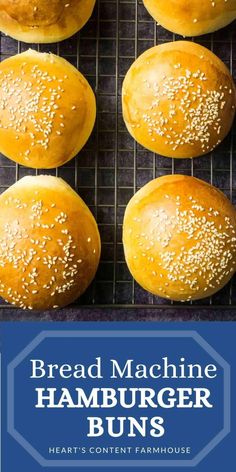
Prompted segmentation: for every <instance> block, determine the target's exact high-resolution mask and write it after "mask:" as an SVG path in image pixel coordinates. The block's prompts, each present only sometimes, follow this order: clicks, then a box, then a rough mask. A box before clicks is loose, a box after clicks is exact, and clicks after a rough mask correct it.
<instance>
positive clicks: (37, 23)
mask: <svg viewBox="0 0 236 472" xmlns="http://www.w3.org/2000/svg"><path fill="white" fill-rule="evenodd" d="M94 4H95V0H68V1H67V0H0V30H1V31H3V33H5V34H7V35H9V36H11V37H12V38H15V39H18V40H19V41H24V42H25V43H54V42H57V41H62V40H63V39H66V38H69V37H70V36H72V35H73V34H74V33H76V32H77V31H79V30H80V29H81V28H82V26H84V24H85V23H86V22H87V21H88V19H89V18H90V16H91V14H92V11H93V8H94Z"/></svg>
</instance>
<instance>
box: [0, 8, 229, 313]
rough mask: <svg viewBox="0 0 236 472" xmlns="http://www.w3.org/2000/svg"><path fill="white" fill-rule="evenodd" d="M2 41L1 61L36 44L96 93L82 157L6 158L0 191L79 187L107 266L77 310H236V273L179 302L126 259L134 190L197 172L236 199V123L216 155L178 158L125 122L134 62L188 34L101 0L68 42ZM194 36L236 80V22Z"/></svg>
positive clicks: (141, 10) (1, 169) (141, 11)
mask: <svg viewBox="0 0 236 472" xmlns="http://www.w3.org/2000/svg"><path fill="white" fill-rule="evenodd" d="M0 39H1V45H0V53H1V60H3V59H4V58H6V57H9V56H11V55H13V54H17V53H19V52H23V51H24V50H26V49H28V48H29V47H32V48H34V49H37V50H38V51H42V52H49V51H51V52H53V53H56V54H59V55H60V56H62V57H64V58H65V59H67V60H68V61H70V62H71V63H72V64H73V65H75V66H76V67H77V68H79V70H80V71H81V72H82V73H83V74H84V75H85V76H86V78H87V79H88V81H89V82H90V84H91V85H92V87H93V89H94V90H95V92H96V96H97V122H96V126H95V128H94V131H93V133H92V136H91V138H90V140H89V142H88V143H87V145H86V146H85V148H84V149H83V150H82V151H81V152H80V154H79V156H78V157H77V158H75V159H73V160H72V161H70V162H69V163H68V164H66V165H65V166H63V167H60V168H58V169H55V170H45V171H44V170H43V171H42V170H39V171H35V170H33V169H29V168H25V167H23V166H19V165H16V164H14V163H13V162H11V161H10V160H8V159H6V158H5V157H4V156H0V192H3V191H4V190H5V189H6V188H7V187H9V186H10V185H12V184H13V183H14V182H15V181H16V180H18V179H19V178H21V177H23V176H25V175H30V174H31V175H32V174H42V173H47V174H52V175H57V176H59V177H62V178H63V179H65V180H66V181H67V182H68V183H69V184H70V185H71V186H72V187H73V188H75V189H76V190H77V191H78V192H79V194H80V195H81V197H82V198H83V199H84V200H85V202H86V203H87V204H88V205H89V207H90V208H91V210H92V211H93V213H94V215H95V217H96V219H97V222H98V225H99V230H100V233H101V238H102V257H101V263H100V266H99V270H98V273H97V276H96V279H95V281H94V282H93V284H92V285H91V287H90V288H89V289H88V290H87V292H86V293H85V294H84V295H83V296H82V297H81V298H80V300H79V301H78V302H76V304H75V305H74V308H76V307H77V308H78V309H79V307H81V308H82V307H89V308H91V310H92V309H94V308H99V307H100V308H103V307H108V308H111V307H113V308H114V307H120V308H124V309H125V308H133V309H138V308H141V307H145V308H146V309H153V308H155V307H156V308H159V309H160V310H161V312H162V313H169V312H170V310H171V312H172V313H173V314H175V313H176V314H177V313H180V310H181V312H183V310H185V311H186V313H187V312H188V311H189V308H190V309H192V313H193V312H194V311H199V309H200V308H201V309H203V308H204V309H205V308H206V313H207V312H208V311H207V310H209V312H210V310H211V312H217V310H219V309H220V310H222V312H223V310H228V309H230V310H231V311H234V309H235V308H236V278H234V279H233V280H232V281H231V282H230V283H229V284H228V285H227V286H226V287H225V288H224V289H223V290H221V291H220V292H219V293H218V294H216V295H214V296H213V297H211V298H208V299H205V300H200V301H196V302H190V303H185V304H181V303H177V302H174V303H173V302H171V301H167V300H163V299H161V298H159V297H155V296H153V295H151V294H149V293H147V292H146V291H144V290H143V289H141V288H140V287H139V286H138V285H137V284H136V283H135V282H134V281H133V279H132V277H131V275H130V273H129V270H128V268H127V266H126V263H125V260H124V253H123V247H122V241H121V233H122V220H123V214H124V210H125V207H126V205H127V203H128V201H129V199H130V198H131V197H132V195H133V194H134V192H135V191H136V190H138V189H139V188H140V187H141V186H143V185H145V184H146V183H147V182H148V181H149V180H151V179H153V178H155V177H158V176H161V175H166V174H171V173H182V174H186V175H194V176H196V177H198V178H201V179H204V180H206V181H208V182H210V183H212V184H213V185H215V186H217V187H218V188H220V189H221V190H222V191H223V192H224V193H225V194H226V195H227V196H228V197H229V198H230V199H231V200H232V201H233V202H234V203H236V161H235V154H236V127H235V124H234V127H233V130H232V133H231V134H230V135H229V136H228V137H227V138H226V140H225V141H224V142H223V143H222V144H221V145H220V146H219V147H218V148H217V149H216V150H215V151H214V152H213V153H212V154H211V155H208V156H205V157H201V158H196V159H194V160H174V159H168V158H164V157H161V156H158V155H154V154H153V153H152V152H149V151H147V150H145V149H144V148H142V147H141V146H139V145H138V144H136V143H135V142H134V140H133V139H132V138H131V137H130V135H129V133H128V132H127V131H126V128H125V125H124V123H123V120H122V114H121V100H120V94H121V86H122V81H123V78H124V75H125V73H126V71H127V70H128V68H129V67H130V65H131V64H132V62H133V61H134V60H135V58H136V57H137V56H138V55H139V54H141V53H142V52H143V51H145V50H146V49H147V48H149V47H152V46H153V45H156V44H160V43H163V42H167V41H175V40H178V39H182V38H181V37H179V36H177V35H174V34H172V33H170V32H168V31H167V30H165V29H163V28H162V27H160V26H158V25H156V23H155V22H154V21H153V19H152V18H151V17H150V15H149V14H148V13H147V11H146V9H145V8H144V6H143V4H142V2H138V1H137V0H129V1H121V0H120V1H114V0H111V1H108V0H105V1H103V0H97V4H96V7H95V10H94V13H93V16H92V18H91V19H90V21H89V22H88V23H87V25H86V26H85V27H84V28H83V29H82V31H81V32H80V33H78V34H77V35H75V36H73V37H72V38H70V39H68V40H66V41H63V42H61V43H57V44H51V45H26V44H24V43H20V42H18V41H16V40H13V39H11V38H9V37H6V36H4V35H2V36H1V38H0ZM190 40H191V38H190ZM194 41H196V42H198V43H200V44H202V45H203V46H205V47H208V48H209V49H211V50H212V51H213V52H214V53H215V54H217V55H218V56H219V57H220V58H221V59H222V60H223V61H224V62H225V63H226V64H227V65H228V67H229V68H230V69H231V72H232V74H233V75H234V78H235V80H236V23H235V22H234V23H233V24H231V25H230V26H228V27H227V28H225V29H224V30H221V31H220V32H217V33H214V34H211V35H206V36H203V37H199V38H194ZM0 306H1V308H2V309H4V311H5V310H12V308H9V305H7V304H6V303H5V302H4V301H1V305H0ZM195 309H196V310H195ZM62 312H63V310H62ZM62 312H61V313H62ZM89 313H91V311H90V312H89ZM94 313H95V310H94ZM62 316H63V315H62Z"/></svg>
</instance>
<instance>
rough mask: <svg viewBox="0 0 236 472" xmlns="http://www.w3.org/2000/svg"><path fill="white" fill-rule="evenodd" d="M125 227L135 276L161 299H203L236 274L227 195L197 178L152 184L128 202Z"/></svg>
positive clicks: (234, 227)
mask: <svg viewBox="0 0 236 472" xmlns="http://www.w3.org/2000/svg"><path fill="white" fill-rule="evenodd" d="M123 228H124V232H123V241H124V249H125V257H126V261H127V264H128V266H129V269H130V271H131V273H132V274H133V276H134V278H135V279H136V280H137V282H138V283H139V284H140V285H141V286H142V287H144V288H145V289H146V290H148V291H150V292H152V293H154V294H156V295H159V296H161V297H163V298H171V299H173V300H181V301H185V300H194V299H201V298H205V297H207V296H210V295H212V294H213V293H215V292H217V291H218V290H219V289H220V288H222V287H223V286H224V285H225V284H226V283H227V282H228V280H229V279H230V278H231V277H232V275H233V273H234V272H235V269H236V211H235V209H234V207H233V206H232V204H231V203H230V201H229V200H228V199H227V198H226V197H225V195H224V194H223V193H221V192H220V191H219V190H217V189H216V188H214V187H212V186H211V185H209V184H207V183H206V182H203V181H201V180H198V179H196V178H194V177H188V176H183V175H168V176H164V177H160V178H158V179H155V180H153V181H151V182H149V183H148V184H147V185H145V186H144V187H143V188H142V189H141V190H139V191H138V192H137V193H136V194H135V195H134V196H133V197H132V199H131V200H130V202H129V204H128V206H127V208H126V212H125V217H124V225H123Z"/></svg>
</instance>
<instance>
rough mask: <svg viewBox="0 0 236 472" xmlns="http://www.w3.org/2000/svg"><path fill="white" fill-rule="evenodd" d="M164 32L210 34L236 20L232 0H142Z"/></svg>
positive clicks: (190, 34)
mask: <svg viewBox="0 0 236 472" xmlns="http://www.w3.org/2000/svg"><path fill="white" fill-rule="evenodd" d="M143 3H144V5H145V7H146V8H147V10H148V11H149V13H150V15H151V16H152V17H153V18H154V20H156V21H157V22H158V23H159V24H160V25H162V26H164V28H166V29H168V30H169V31H172V32H173V33H177V34H180V35H183V36H200V35H202V34H206V33H212V32H213V31H217V30H219V29H220V28H223V27H224V26H226V25H228V24H229V23H231V22H232V21H233V20H234V19H235V18H236V0H214V1H213V0H203V1H200V0H191V1H189V0H158V1H157V0H143Z"/></svg>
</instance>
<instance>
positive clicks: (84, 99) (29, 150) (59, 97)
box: [0, 49, 96, 169]
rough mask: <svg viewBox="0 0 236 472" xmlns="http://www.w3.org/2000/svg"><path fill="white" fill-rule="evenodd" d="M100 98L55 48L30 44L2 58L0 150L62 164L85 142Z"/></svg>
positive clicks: (45, 164)
mask: <svg viewBox="0 0 236 472" xmlns="http://www.w3.org/2000/svg"><path fill="white" fill-rule="evenodd" d="M95 115H96V103H95V97H94V94H93V91H92V89H91V87H90V85H89V84H88V82H87V80H86V79H85V78H84V76H83V75H82V74H81V73H80V72H79V71H78V70H77V69H75V67H73V66H72V65H71V64H70V63H69V62H67V61H66V60H65V59H62V58H61V57H58V56H55V55H53V54H43V53H39V52H36V51H32V50H30V49H29V50H28V51H27V52H24V53H22V54H18V55H16V56H13V57H10V58H9V59H6V60H5V61H3V62H1V64H0V152H2V153H3V154H4V155H5V156H7V157H9V158H10V159H13V160H14V161H16V162H18V163H19V164H23V165H25V166H28V167H34V168H38V169H43V168H45V169H50V168H53V167H57V166H61V165H62V164H64V163H65V162H67V161H69V160H70V159H72V158H73V157H74V156H75V155H76V154H77V153H78V152H79V151H80V149H81V148H82V147H83V146H84V144H85V143H86V141H87V139H88V138H89V136H90V134H91V131H92V129H93V126H94V121H95Z"/></svg>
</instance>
